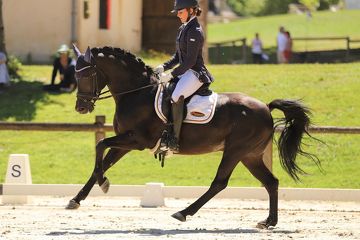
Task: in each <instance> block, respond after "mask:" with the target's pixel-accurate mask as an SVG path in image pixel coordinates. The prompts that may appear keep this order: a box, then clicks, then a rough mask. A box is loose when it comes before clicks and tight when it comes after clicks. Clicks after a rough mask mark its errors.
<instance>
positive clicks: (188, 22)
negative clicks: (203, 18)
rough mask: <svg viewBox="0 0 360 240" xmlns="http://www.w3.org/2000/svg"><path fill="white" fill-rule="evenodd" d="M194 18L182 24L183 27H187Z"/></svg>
mask: <svg viewBox="0 0 360 240" xmlns="http://www.w3.org/2000/svg"><path fill="white" fill-rule="evenodd" d="M194 18H196V16H192V17H191V18H190V20H189V21H187V22H186V23H183V25H184V27H185V26H186V25H188V23H189V22H191V21H192V20H193V19H194Z"/></svg>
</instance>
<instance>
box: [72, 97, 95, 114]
mask: <svg viewBox="0 0 360 240" xmlns="http://www.w3.org/2000/svg"><path fill="white" fill-rule="evenodd" d="M75 110H76V111H77V112H78V113H80V114H86V113H90V112H92V111H93V110H94V104H93V103H92V102H91V101H84V100H83V99H79V98H78V99H77V100H76V105H75Z"/></svg>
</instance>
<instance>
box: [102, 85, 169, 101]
mask: <svg viewBox="0 0 360 240" xmlns="http://www.w3.org/2000/svg"><path fill="white" fill-rule="evenodd" d="M160 84H162V83H160V82H158V83H152V84H148V85H146V86H143V87H139V88H136V89H133V90H129V91H125V92H120V93H115V94H111V93H110V95H108V96H105V97H100V96H101V95H104V94H106V93H109V92H110V90H107V91H105V92H102V93H100V94H98V96H97V98H96V100H103V99H107V98H111V97H114V96H121V95H125V94H128V93H132V92H137V91H140V90H142V89H145V88H149V87H153V86H158V85H160Z"/></svg>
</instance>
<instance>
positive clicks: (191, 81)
mask: <svg viewBox="0 0 360 240" xmlns="http://www.w3.org/2000/svg"><path fill="white" fill-rule="evenodd" d="M179 78H180V79H179V82H178V83H177V84H176V87H175V90H174V92H173V94H172V95H171V100H172V101H173V102H177V101H178V100H179V98H180V97H181V96H184V99H185V98H187V97H189V96H191V95H192V94H193V93H194V92H196V90H198V89H199V88H200V87H201V86H202V85H203V83H202V82H200V80H199V78H198V77H197V76H196V75H195V73H194V72H193V70H191V69H190V70H187V71H186V72H185V73H184V74H183V75H180V76H179Z"/></svg>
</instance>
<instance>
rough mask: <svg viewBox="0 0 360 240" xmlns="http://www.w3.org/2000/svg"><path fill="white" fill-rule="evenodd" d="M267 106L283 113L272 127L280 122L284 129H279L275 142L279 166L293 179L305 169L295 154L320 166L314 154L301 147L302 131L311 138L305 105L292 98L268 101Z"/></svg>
mask: <svg viewBox="0 0 360 240" xmlns="http://www.w3.org/2000/svg"><path fill="white" fill-rule="evenodd" d="M268 106H269V109H270V111H271V110H273V109H275V108H276V109H279V110H281V111H282V112H283V113H284V115H285V118H282V119H280V120H279V121H278V122H276V124H275V127H274V128H276V127H277V126H279V125H280V124H281V125H282V124H283V125H284V129H283V130H282V131H281V134H280V138H279V140H278V142H277V144H278V149H279V157H280V162H281V166H282V167H283V168H284V169H285V170H286V172H287V173H288V174H289V175H290V176H291V177H292V178H293V179H294V180H295V181H298V180H299V176H298V174H299V173H300V174H305V171H303V170H302V169H301V168H300V167H299V166H298V165H297V163H296V155H297V154H300V155H303V156H306V157H308V158H310V159H311V160H313V161H314V162H315V163H316V165H317V166H318V167H320V161H319V159H318V157H317V156H316V155H314V154H310V153H307V152H304V151H303V150H302V148H301V146H302V144H301V140H302V138H303V135H304V133H305V134H307V135H308V136H309V137H311V138H313V137H312V136H311V135H310V134H309V132H308V127H309V125H310V117H309V116H310V115H311V112H310V110H309V109H308V108H307V107H306V106H304V105H303V104H301V102H300V101H293V100H282V99H276V100H273V101H272V102H271V103H269V105H268Z"/></svg>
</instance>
